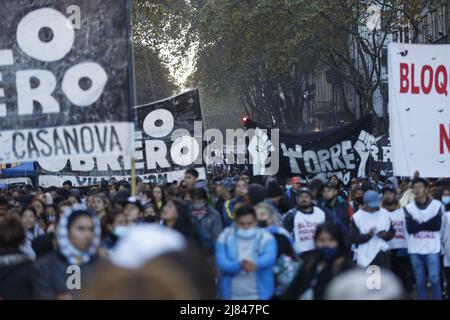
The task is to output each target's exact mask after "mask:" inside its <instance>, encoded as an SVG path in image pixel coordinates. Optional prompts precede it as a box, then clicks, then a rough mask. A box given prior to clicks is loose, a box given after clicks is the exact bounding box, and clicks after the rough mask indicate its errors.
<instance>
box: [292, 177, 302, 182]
mask: <svg viewBox="0 0 450 320" xmlns="http://www.w3.org/2000/svg"><path fill="white" fill-rule="evenodd" d="M294 183H302V180H301V179H300V177H292V178H291V184H294Z"/></svg>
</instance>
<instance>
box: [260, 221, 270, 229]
mask: <svg viewBox="0 0 450 320" xmlns="http://www.w3.org/2000/svg"><path fill="white" fill-rule="evenodd" d="M268 226H269V224H268V223H267V221H266V220H258V227H260V228H267V227H268Z"/></svg>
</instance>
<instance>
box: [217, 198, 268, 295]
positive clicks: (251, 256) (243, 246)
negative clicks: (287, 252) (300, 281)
mask: <svg viewBox="0 0 450 320" xmlns="http://www.w3.org/2000/svg"><path fill="white" fill-rule="evenodd" d="M257 223H258V221H257V219H256V213H255V211H254V209H253V208H252V207H251V206H247V205H243V206H241V207H239V208H238V209H237V210H236V211H235V223H234V224H233V225H232V226H230V227H228V228H226V229H225V230H224V231H223V232H222V233H221V234H220V236H219V239H218V240H217V243H216V264H217V268H218V269H219V273H220V275H219V295H220V298H221V299H231V300H267V299H270V298H271V297H272V296H273V294H274V289H275V283H274V282H275V281H274V272H273V267H274V265H275V262H276V258H277V243H276V241H275V239H274V237H273V236H272V235H271V234H270V233H269V232H267V231H265V230H264V229H261V228H258V226H257Z"/></svg>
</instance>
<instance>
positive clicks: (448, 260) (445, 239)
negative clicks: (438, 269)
mask: <svg viewBox="0 0 450 320" xmlns="http://www.w3.org/2000/svg"><path fill="white" fill-rule="evenodd" d="M449 231H450V211H447V212H445V213H444V216H443V217H442V228H441V233H442V234H441V237H442V245H443V247H442V251H443V253H444V267H446V268H448V267H450V255H449V254H447V253H449V252H450V248H449V249H447V250H444V249H446V247H445V246H448V245H450V232H449Z"/></svg>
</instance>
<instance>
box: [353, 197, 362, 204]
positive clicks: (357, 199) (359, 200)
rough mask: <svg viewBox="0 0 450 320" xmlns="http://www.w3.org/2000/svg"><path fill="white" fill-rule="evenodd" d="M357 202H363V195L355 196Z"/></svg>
mask: <svg viewBox="0 0 450 320" xmlns="http://www.w3.org/2000/svg"><path fill="white" fill-rule="evenodd" d="M355 202H356V203H362V202H363V197H356V198H355Z"/></svg>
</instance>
